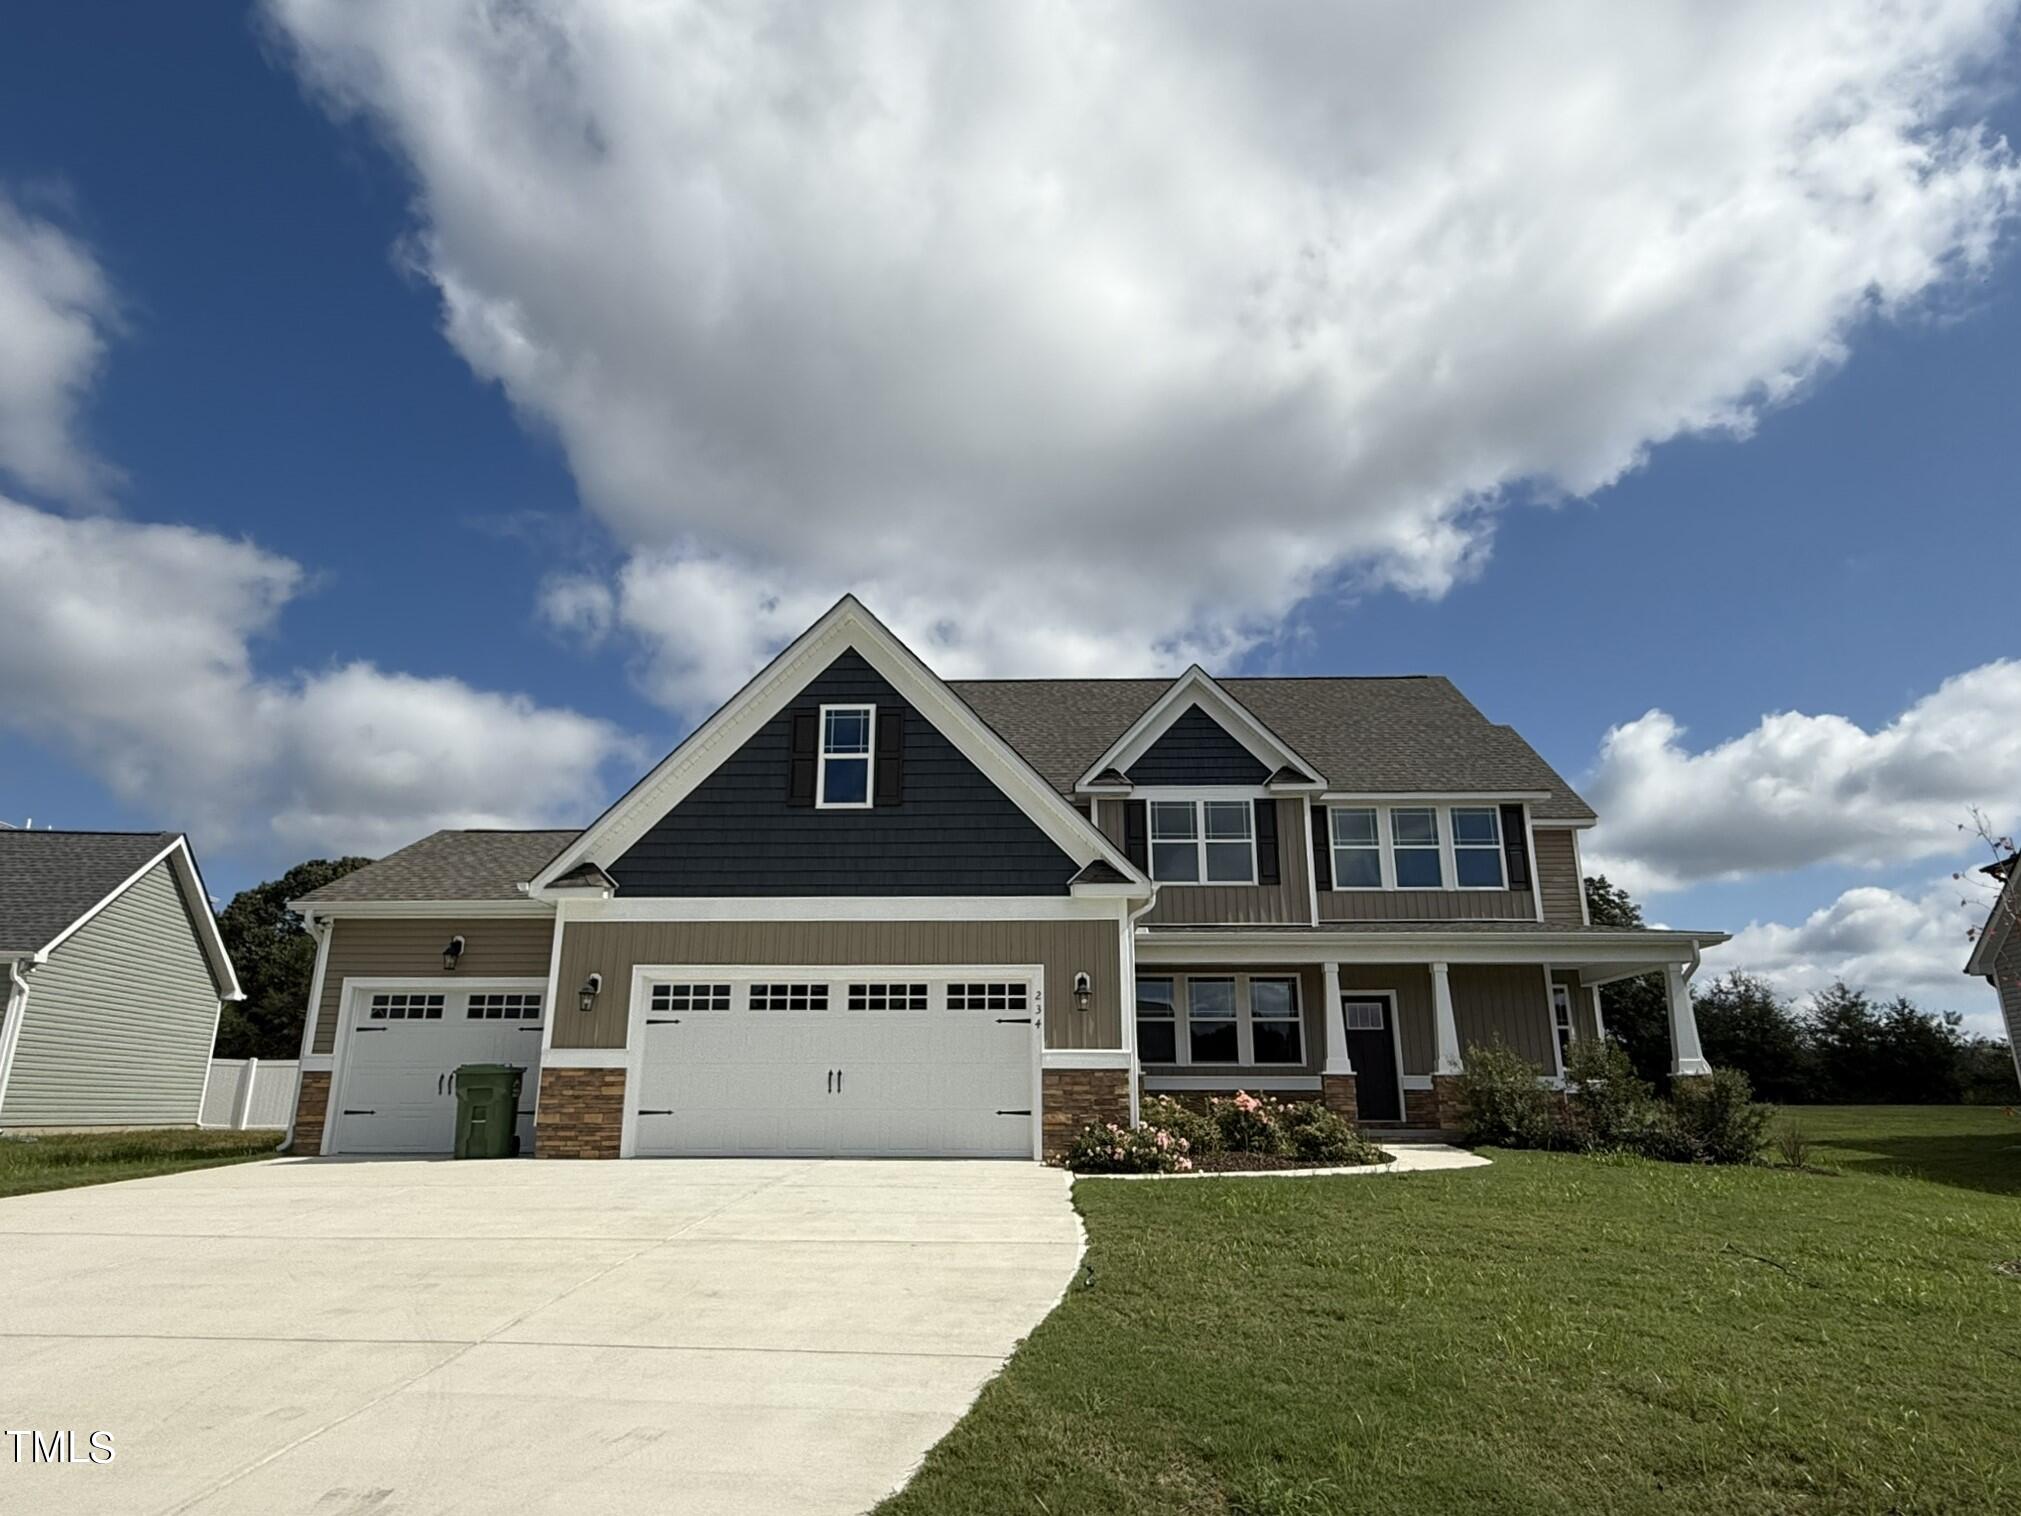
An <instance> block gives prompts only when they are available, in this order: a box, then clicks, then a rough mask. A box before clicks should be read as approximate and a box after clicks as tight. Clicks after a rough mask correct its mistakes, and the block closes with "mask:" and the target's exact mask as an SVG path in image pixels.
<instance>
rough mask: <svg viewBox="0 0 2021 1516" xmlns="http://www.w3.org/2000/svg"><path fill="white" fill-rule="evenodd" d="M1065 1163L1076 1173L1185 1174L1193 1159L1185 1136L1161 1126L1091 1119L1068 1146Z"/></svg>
mask: <svg viewBox="0 0 2021 1516" xmlns="http://www.w3.org/2000/svg"><path fill="white" fill-rule="evenodd" d="M1066 1165H1067V1167H1068V1168H1070V1169H1072V1170H1073V1171H1074V1172H1075V1173H1076V1174H1184V1173H1187V1172H1189V1171H1191V1169H1192V1167H1193V1160H1192V1158H1191V1157H1189V1156H1188V1153H1187V1142H1186V1139H1185V1138H1184V1137H1174V1136H1173V1135H1172V1134H1171V1133H1170V1132H1168V1131H1166V1130H1165V1129H1164V1128H1163V1127H1156V1126H1137V1127H1128V1126H1118V1125H1117V1124H1116V1123H1115V1122H1113V1121H1105V1122H1092V1123H1090V1124H1089V1125H1087V1126H1084V1127H1082V1128H1081V1132H1080V1135H1079V1136H1078V1137H1076V1138H1075V1139H1074V1142H1073V1146H1072V1147H1070V1148H1068V1149H1067V1157H1066Z"/></svg>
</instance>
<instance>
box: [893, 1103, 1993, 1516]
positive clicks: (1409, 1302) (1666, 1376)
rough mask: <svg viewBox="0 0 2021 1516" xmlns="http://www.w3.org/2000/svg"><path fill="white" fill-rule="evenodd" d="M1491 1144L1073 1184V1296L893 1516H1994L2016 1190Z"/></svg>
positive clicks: (1937, 1117) (1937, 1120)
mask: <svg viewBox="0 0 2021 1516" xmlns="http://www.w3.org/2000/svg"><path fill="white" fill-rule="evenodd" d="M1993 1114H1996V1115H1997V1114H1998V1113H1997V1112H1996V1113H1993ZM1948 1117H1949V1113H1948V1112H1942V1113H1933V1114H1932V1117H1931V1122H1932V1124H1934V1126H1935V1127H1936V1128H1937V1131H1936V1134H1935V1135H1937V1136H1950V1137H1956V1136H1957V1135H1959V1134H1958V1133H1957V1132H1956V1131H1955V1123H1952V1122H1949V1121H1948V1120H1947V1119H1946V1118H1948ZM1888 1124H1890V1125H1893V1124H1895V1122H1894V1120H1893V1119H1892V1118H1891V1120H1890V1122H1889V1123H1888ZM1857 1135H1858V1134H1857V1133H1856V1132H1854V1131H1853V1130H1852V1129H1851V1128H1850V1127H1848V1126H1838V1127H1835V1128H1834V1130H1833V1132H1832V1134H1831V1140H1832V1141H1833V1142H1834V1143H1845V1142H1851V1141H1853V1140H1854V1139H1855V1138H1856V1137H1857ZM1892 1135H1893V1136H1894V1137H1896V1138H1899V1137H1902V1136H1905V1135H1914V1133H1913V1132H1907V1133H1904V1132H1895V1133H1893V1134H1892ZM1817 1136H1818V1137H1819V1139H1820V1142H1823V1141H1825V1140H1826V1136H1827V1134H1826V1133H1825V1132H1824V1131H1822V1130H1820V1131H1819V1132H1818V1133H1817ZM1876 1140H1878V1139H1876ZM2002 1140H2003V1138H2002V1137H2001V1136H2000V1135H1999V1133H1998V1129H1997V1128H1994V1129H1992V1134H1991V1135H1985V1136H1983V1137H1982V1138H1981V1141H1982V1142H1986V1143H1999V1142H2001V1141H2002ZM1967 1147H1968V1149H1969V1148H1970V1144H1969V1142H1968V1143H1967ZM1493 1156H1494V1158H1495V1163H1494V1165H1493V1167H1491V1168H1488V1169H1479V1170H1470V1171H1464V1172H1460V1173H1448V1174H1424V1175H1412V1176H1406V1177H1399V1178H1396V1179H1388V1178H1384V1179H1375V1180H1371V1179H1335V1180H1301V1181H1298V1182H1296V1183H1273V1182H1269V1181H1253V1180H1251V1181H1242V1180H1236V1181H1229V1182H1226V1183H1216V1182H1213V1181H1201V1182H1196V1183H1193V1184H1185V1185H1118V1184H1103V1183H1086V1184H1082V1185H1079V1186H1077V1188H1076V1190H1075V1200H1076V1203H1077V1204H1078V1205H1079V1207H1080V1208H1081V1211H1082V1214H1083V1216H1084V1217H1085V1219H1086V1223H1087V1227H1088V1233H1089V1238H1090V1252H1089V1258H1088V1261H1089V1263H1090V1265H1091V1266H1092V1268H1093V1271H1094V1285H1093V1288H1091V1289H1083V1288H1081V1287H1080V1286H1079V1285H1076V1286H1075V1287H1074V1288H1073V1289H1072V1290H1071V1291H1070V1292H1069V1294H1068V1298H1067V1299H1066V1301H1065V1302H1064V1303H1063V1305H1062V1306H1061V1308H1060V1309H1059V1310H1058V1311H1057V1312H1055V1313H1054V1314H1053V1316H1052V1317H1050V1318H1049V1319H1048V1320H1047V1321H1046V1322H1045V1323H1044V1324H1043V1325H1042V1326H1041V1327H1040V1328H1039V1329H1038V1331H1037V1332H1036V1333H1035V1334H1034V1335H1033V1337H1032V1339H1031V1340H1030V1341H1029V1342H1028V1343H1027V1344H1026V1346H1025V1347H1024V1348H1023V1349H1022V1350H1021V1351H1020V1353H1019V1354H1018V1356H1017V1357H1016V1358H1015V1359H1014V1360H1013V1361H1012V1363H1011V1365H1010V1366H1009V1368H1008V1369H1007V1370H1006V1371H1005V1373H1004V1374H1003V1376H1002V1377H1001V1378H1000V1379H999V1380H998V1381H997V1382H995V1383H994V1384H992V1385H991V1386H990V1387H989V1388H988V1389H987V1390H985V1392H984V1394H983V1396H982V1398H981V1400H980V1401H979V1402H978V1404H977V1406H976V1409H975V1410H974V1412H973V1413H972V1414H971V1415H970V1416H969V1418H968V1419H967V1420H966V1421H964V1422H963V1423H962V1424H961V1425H960V1426H959V1427H957V1429H956V1430H955V1432H954V1433H953V1434H952V1435H951V1436H950V1437H949V1438H948V1439H947V1440H946V1441H945V1442H944V1443H942V1444H941V1445H940V1446H939V1447H938V1448H936V1449H935V1450H934V1452H933V1453H932V1454H931V1455H930V1456H929V1457H928V1459H927V1462H926V1465H925V1467H924V1469H923V1470H922V1472H921V1474H920V1476H919V1477H918V1478H917V1479H916V1480H915V1481H914V1483H913V1484H912V1485H911V1487H910V1488H909V1489H908V1490H907V1491H906V1492H905V1493H904V1494H902V1495H901V1496H899V1497H898V1498H896V1499H895V1500H894V1501H892V1502H890V1503H889V1505H888V1506H887V1507H886V1510H887V1512H888V1513H928V1512H931V1513H934V1516H954V1513H964V1512H973V1513H978V1516H979V1513H984V1512H988V1513H992V1516H994V1513H999V1512H1004V1511H1013V1510H1015V1511H1050V1512H1055V1513H1067V1512H1073V1513H1084V1512H1086V1513H1093V1512H1131V1513H1135V1512H1143V1513H1150V1512H1235V1513H1240V1516H1308V1513H1310V1516H1317V1513H1321V1512H1327V1513H1331V1512H1336V1511H1342V1512H1359V1511H1373V1512H1398V1513H1403V1512H1422V1511H1432V1512H1437V1511H1462V1510H1466V1511H1560V1512H1575V1511H1576V1512H1587V1511H1596V1510H1607V1511H1626V1512H1634V1511H1669V1512H1685V1511H1688V1512H1694V1513H1699V1512H1734V1513H1741V1512H1747V1513H1759V1512H1764V1511H1807V1512H1814V1511H1867V1510H1873V1511H1903V1512H1924V1511H1927V1512H1938V1511H1947V1512H1955V1511H1982V1510H1983V1511H1996V1510H2013V1509H2016V1508H2017V1507H2021V1469H2017V1459H2021V1399H2017V1396H2016V1386H2017V1385H2021V1280H2016V1279H2013V1278H2008V1277H2004V1276H2002V1275H2001V1274H1999V1273H1998V1272H1996V1271H1995V1267H1994V1266H1995V1265H1996V1264H1998V1263H1999V1262H2001V1261H2002V1260H2005V1259H2011V1258H2015V1257H2021V1201H2016V1200H2015V1199H2012V1198H2006V1197H2002V1196H1996V1195H1993V1194H1988V1193H1985V1192H1984V1190H1983V1188H1981V1187H1978V1186H1976V1185H1975V1184H1973V1183H1971V1182H1969V1178H1970V1176H1971V1175H1972V1174H1973V1173H1974V1172H1976V1170H1977V1169H1978V1168H1979V1167H1980V1165H1977V1164H1976V1163H1967V1164H1963V1165H1962V1168H1961V1173H1962V1175H1963V1176H1965V1177H1958V1178H1956V1182H1946V1181H1938V1180H1932V1179H1929V1178H1920V1179H1912V1178H1900V1177H1891V1176H1886V1175H1869V1174H1865V1173H1857V1172H1841V1173H1836V1174H1820V1173H1804V1172H1794V1171H1789V1170H1779V1169H1773V1168H1750V1169H1708V1168H1692V1167H1684V1166H1679V1165H1672V1164H1660V1163H1652V1162H1649V1161H1646V1160H1642V1159H1625V1158H1624V1159H1609V1158H1590V1157H1580V1156H1575V1155H1568V1154H1551V1153H1506V1152H1503V1153H1495V1154H1494V1155H1493ZM1820 1156H1821V1158H1823V1159H1824V1160H1825V1161H1832V1160H1834V1159H1835V1158H1836V1157H1837V1156H1838V1154H1837V1152H1836V1151H1834V1152H1833V1153H1831V1154H1821V1155H1820Z"/></svg>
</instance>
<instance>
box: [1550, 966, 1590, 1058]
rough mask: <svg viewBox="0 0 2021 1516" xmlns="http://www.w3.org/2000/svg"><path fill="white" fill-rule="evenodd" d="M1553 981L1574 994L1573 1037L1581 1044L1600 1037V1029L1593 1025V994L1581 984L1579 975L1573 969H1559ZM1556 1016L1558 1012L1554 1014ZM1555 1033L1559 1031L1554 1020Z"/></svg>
mask: <svg viewBox="0 0 2021 1516" xmlns="http://www.w3.org/2000/svg"><path fill="white" fill-rule="evenodd" d="M1551 978H1552V981H1553V982H1554V983H1557V984H1562V985H1564V986H1565V987H1566V988H1567V989H1569V990H1571V992H1572V1036H1573V1038H1574V1039H1575V1040H1577V1041H1580V1042H1590V1041H1592V1040H1593V1039H1594V1038H1596V1037H1598V1036H1599V1035H1600V1029H1599V1027H1597V1026H1595V1025H1594V1024H1593V992H1592V991H1591V990H1590V989H1588V988H1587V987H1586V986H1585V985H1584V984H1582V983H1580V982H1579V975H1578V972H1577V971H1576V970H1573V969H1557V970H1554V971H1553V972H1552V974H1551ZM1552 1014H1553V1016H1554V1017H1555V1016H1556V1012H1553V1013H1552ZM1551 1025H1552V1030H1553V1033H1554V1034H1555V1032H1556V1029H1557V1022H1556V1020H1555V1019H1554V1020H1553V1021H1552V1023H1551Z"/></svg>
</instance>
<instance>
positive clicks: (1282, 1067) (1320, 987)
mask: <svg viewBox="0 0 2021 1516" xmlns="http://www.w3.org/2000/svg"><path fill="white" fill-rule="evenodd" d="M1137 974H1138V977H1139V978H1154V977H1155V978H1161V979H1165V978H1169V979H1232V978H1235V977H1236V976H1237V975H1243V974H1246V975H1248V976H1249V977H1250V978H1252V979H1273V978H1275V979H1282V978H1284V977H1286V976H1293V977H1295V978H1296V979H1297V980H1298V1020H1299V1035H1300V1038H1301V1040H1302V1041H1303V1043H1304V1049H1303V1051H1304V1053H1305V1061H1304V1062H1303V1063H1254V1064H1251V1063H1239V1064H1238V1063H1213V1064H1199V1065H1183V1064H1177V1063H1151V1064H1146V1065H1144V1067H1145V1069H1146V1070H1147V1071H1149V1072H1152V1073H1156V1074H1175V1075H1180V1076H1183V1077H1185V1078H1189V1079H1193V1078H1202V1079H1204V1078H1215V1079H1223V1078H1225V1079H1226V1080H1228V1081H1229V1088H1231V1089H1233V1088H1235V1087H1236V1086H1238V1085H1240V1084H1241V1083H1242V1081H1243V1080H1244V1079H1248V1078H1256V1077H1263V1078H1268V1077H1270V1076H1272V1075H1276V1076H1279V1077H1283V1076H1286V1075H1299V1074H1317V1073H1318V1072H1319V1071H1320V1069H1322V1068H1323V1067H1325V1065H1326V983H1325V979H1324V977H1323V976H1322V975H1321V973H1320V970H1319V965H1318V964H1316V963H1307V964H1297V963H1291V964H1284V965H1282V966H1280V967H1277V968H1266V967H1262V966H1259V965H1257V964H1244V965H1242V966H1241V967H1240V968H1210V967H1202V966H1201V965H1198V964H1191V963H1189V964H1186V965H1185V966H1183V967H1173V968H1158V967H1156V966H1155V965H1152V964H1146V963H1142V962H1140V963H1139V964H1138V965H1137ZM1133 1010H1134V1007H1133ZM1185 1036H1186V1022H1185V1018H1184V1017H1183V1016H1181V1017H1180V1020H1179V1037H1180V1040H1181V1042H1182V1043H1183V1041H1184V1039H1185Z"/></svg>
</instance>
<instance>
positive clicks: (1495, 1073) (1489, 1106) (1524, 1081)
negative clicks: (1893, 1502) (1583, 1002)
mask: <svg viewBox="0 0 2021 1516" xmlns="http://www.w3.org/2000/svg"><path fill="white" fill-rule="evenodd" d="M1459 1096H1460V1131H1461V1134H1462V1136H1463V1137H1464V1138H1465V1140H1466V1142H1467V1144H1468V1145H1469V1146H1471V1147H1483V1146H1492V1147H1505V1148H1545V1147H1551V1146H1554V1145H1555V1144H1556V1142H1557V1140H1558V1132H1557V1103H1558V1097H1557V1096H1556V1095H1555V1094H1554V1093H1553V1092H1552V1091H1550V1090H1547V1089H1546V1088H1544V1086H1543V1085H1541V1084H1539V1083H1538V1082H1537V1067H1536V1065H1535V1064H1533V1063H1531V1062H1530V1061H1529V1060H1528V1059H1527V1058H1524V1057H1523V1056H1522V1055H1521V1054H1519V1053H1514V1052H1511V1051H1510V1050H1509V1049H1508V1048H1503V1047H1489V1048H1480V1047H1476V1048H1468V1049H1467V1065H1466V1070H1465V1072H1463V1073H1462V1074H1461V1075H1460V1076H1459Z"/></svg>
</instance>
